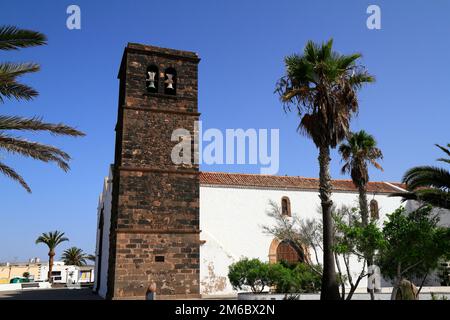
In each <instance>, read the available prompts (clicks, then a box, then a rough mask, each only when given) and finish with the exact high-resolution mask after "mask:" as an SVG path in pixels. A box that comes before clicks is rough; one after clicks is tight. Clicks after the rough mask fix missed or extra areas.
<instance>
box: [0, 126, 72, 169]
mask: <svg viewBox="0 0 450 320" xmlns="http://www.w3.org/2000/svg"><path fill="white" fill-rule="evenodd" d="M0 148H2V149H4V150H6V151H7V152H10V153H17V154H21V155H24V156H27V157H31V158H33V159H37V160H40V161H43V162H56V163H57V164H58V166H59V167H60V168H61V169H63V170H64V171H68V170H69V165H68V164H67V162H66V161H68V160H70V156H69V155H68V154H67V153H65V152H64V151H61V150H59V149H58V148H55V147H53V146H48V145H45V144H41V143H36V142H29V141H26V140H24V139H21V138H12V137H9V136H5V135H2V134H1V133H0Z"/></svg>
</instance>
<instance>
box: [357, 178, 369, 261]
mask: <svg viewBox="0 0 450 320" xmlns="http://www.w3.org/2000/svg"><path fill="white" fill-rule="evenodd" d="M358 192H359V209H360V211H361V220H362V224H363V227H366V226H367V225H368V224H369V205H368V202H367V186H366V185H365V184H359V185H358ZM369 265H370V264H369Z"/></svg>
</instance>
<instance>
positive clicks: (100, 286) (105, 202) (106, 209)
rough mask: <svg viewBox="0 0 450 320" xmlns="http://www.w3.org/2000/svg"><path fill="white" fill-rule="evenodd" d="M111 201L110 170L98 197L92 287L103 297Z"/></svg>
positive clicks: (106, 279) (106, 274) (104, 294)
mask: <svg viewBox="0 0 450 320" xmlns="http://www.w3.org/2000/svg"><path fill="white" fill-rule="evenodd" d="M111 201H112V171H111V169H110V171H109V175H108V177H107V178H105V180H104V183H103V192H102V194H101V195H100V198H99V205H98V208H97V239H96V241H97V243H96V259H95V274H96V275H97V276H96V277H95V282H94V288H95V289H96V290H98V294H99V295H100V296H101V297H103V298H105V297H106V292H107V283H108V278H107V277H108V262H109V231H110V227H111ZM102 208H103V237H102V248H101V250H100V247H99V246H100V230H99V229H98V226H99V222H100V214H101V212H102ZM100 252H101V261H102V262H101V270H98V267H99V263H98V262H99V256H100V254H99V253H100Z"/></svg>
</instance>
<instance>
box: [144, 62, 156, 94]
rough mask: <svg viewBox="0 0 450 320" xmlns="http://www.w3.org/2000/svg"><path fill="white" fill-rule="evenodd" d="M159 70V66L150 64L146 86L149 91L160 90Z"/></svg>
mask: <svg viewBox="0 0 450 320" xmlns="http://www.w3.org/2000/svg"><path fill="white" fill-rule="evenodd" d="M158 85H159V72H158V67H157V66H154V65H152V66H149V67H148V68H147V74H146V77H145V86H146V88H147V91H148V92H152V93H155V92H158Z"/></svg>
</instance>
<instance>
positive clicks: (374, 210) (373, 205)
mask: <svg viewBox="0 0 450 320" xmlns="http://www.w3.org/2000/svg"><path fill="white" fill-rule="evenodd" d="M370 218H371V219H372V220H378V219H379V218H380V213H379V209H378V201H377V200H375V199H372V200H371V201H370Z"/></svg>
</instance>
